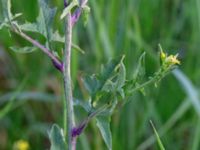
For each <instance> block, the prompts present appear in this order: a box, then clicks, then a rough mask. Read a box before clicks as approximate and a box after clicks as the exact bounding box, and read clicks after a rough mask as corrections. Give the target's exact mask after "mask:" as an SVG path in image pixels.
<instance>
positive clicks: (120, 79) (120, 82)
mask: <svg viewBox="0 0 200 150" xmlns="http://www.w3.org/2000/svg"><path fill="white" fill-rule="evenodd" d="M125 81H126V68H125V65H124V64H123V62H121V63H120V66H119V72H118V75H117V81H116V88H117V90H120V89H121V88H122V87H123V86H124V84H125Z"/></svg>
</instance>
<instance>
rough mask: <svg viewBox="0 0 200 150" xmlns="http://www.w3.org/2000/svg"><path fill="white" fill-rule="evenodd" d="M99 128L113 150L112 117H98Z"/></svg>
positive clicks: (107, 144)
mask: <svg viewBox="0 0 200 150" xmlns="http://www.w3.org/2000/svg"><path fill="white" fill-rule="evenodd" d="M96 121H97V127H98V128H99V130H100V132H101V135H102V137H103V139H104V142H105V143H106V146H107V147H108V149H109V150H112V134H111V131H110V117H109V116H98V117H96Z"/></svg>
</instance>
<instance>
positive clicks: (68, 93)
mask: <svg viewBox="0 0 200 150" xmlns="http://www.w3.org/2000/svg"><path fill="white" fill-rule="evenodd" d="M71 45H72V24H71V13H68V14H67V16H66V21H65V50H64V57H63V63H64V71H63V78H64V90H65V100H66V104H67V105H66V106H64V109H67V118H65V119H67V142H68V150H75V149H76V138H72V130H73V127H75V120H74V109H73V98H72V86H71V73H70V70H71V69H70V63H71ZM64 112H66V111H64ZM64 116H65V115H64ZM64 121H66V120H64ZM65 134H66V131H65Z"/></svg>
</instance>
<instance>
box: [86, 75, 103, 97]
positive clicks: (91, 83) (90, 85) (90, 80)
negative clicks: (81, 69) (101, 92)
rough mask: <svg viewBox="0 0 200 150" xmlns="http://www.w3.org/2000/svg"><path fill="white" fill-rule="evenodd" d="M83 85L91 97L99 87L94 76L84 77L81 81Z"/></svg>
mask: <svg viewBox="0 0 200 150" xmlns="http://www.w3.org/2000/svg"><path fill="white" fill-rule="evenodd" d="M83 84H84V86H85V88H86V89H87V91H88V92H89V94H90V95H91V96H92V97H93V96H94V95H95V94H96V92H97V91H98V89H99V85H100V83H99V81H98V80H97V78H96V76H85V77H84V79H83Z"/></svg>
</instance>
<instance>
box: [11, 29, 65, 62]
mask: <svg viewBox="0 0 200 150" xmlns="http://www.w3.org/2000/svg"><path fill="white" fill-rule="evenodd" d="M12 31H13V32H15V33H16V34H18V35H20V36H21V37H22V38H24V39H25V40H27V41H29V42H30V43H31V44H33V45H34V46H35V47H38V48H39V49H41V50H42V51H43V52H44V53H45V54H46V55H47V56H49V57H50V58H51V59H52V60H53V61H54V62H55V63H56V64H60V65H61V64H62V63H61V62H60V61H59V60H58V58H57V57H56V56H55V55H53V54H52V53H51V51H50V50H49V49H48V48H46V47H45V46H43V45H42V44H40V43H39V42H38V41H36V40H34V39H32V38H31V37H30V36H28V35H26V34H25V33H23V32H21V31H20V32H19V31H18V30H17V29H12Z"/></svg>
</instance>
